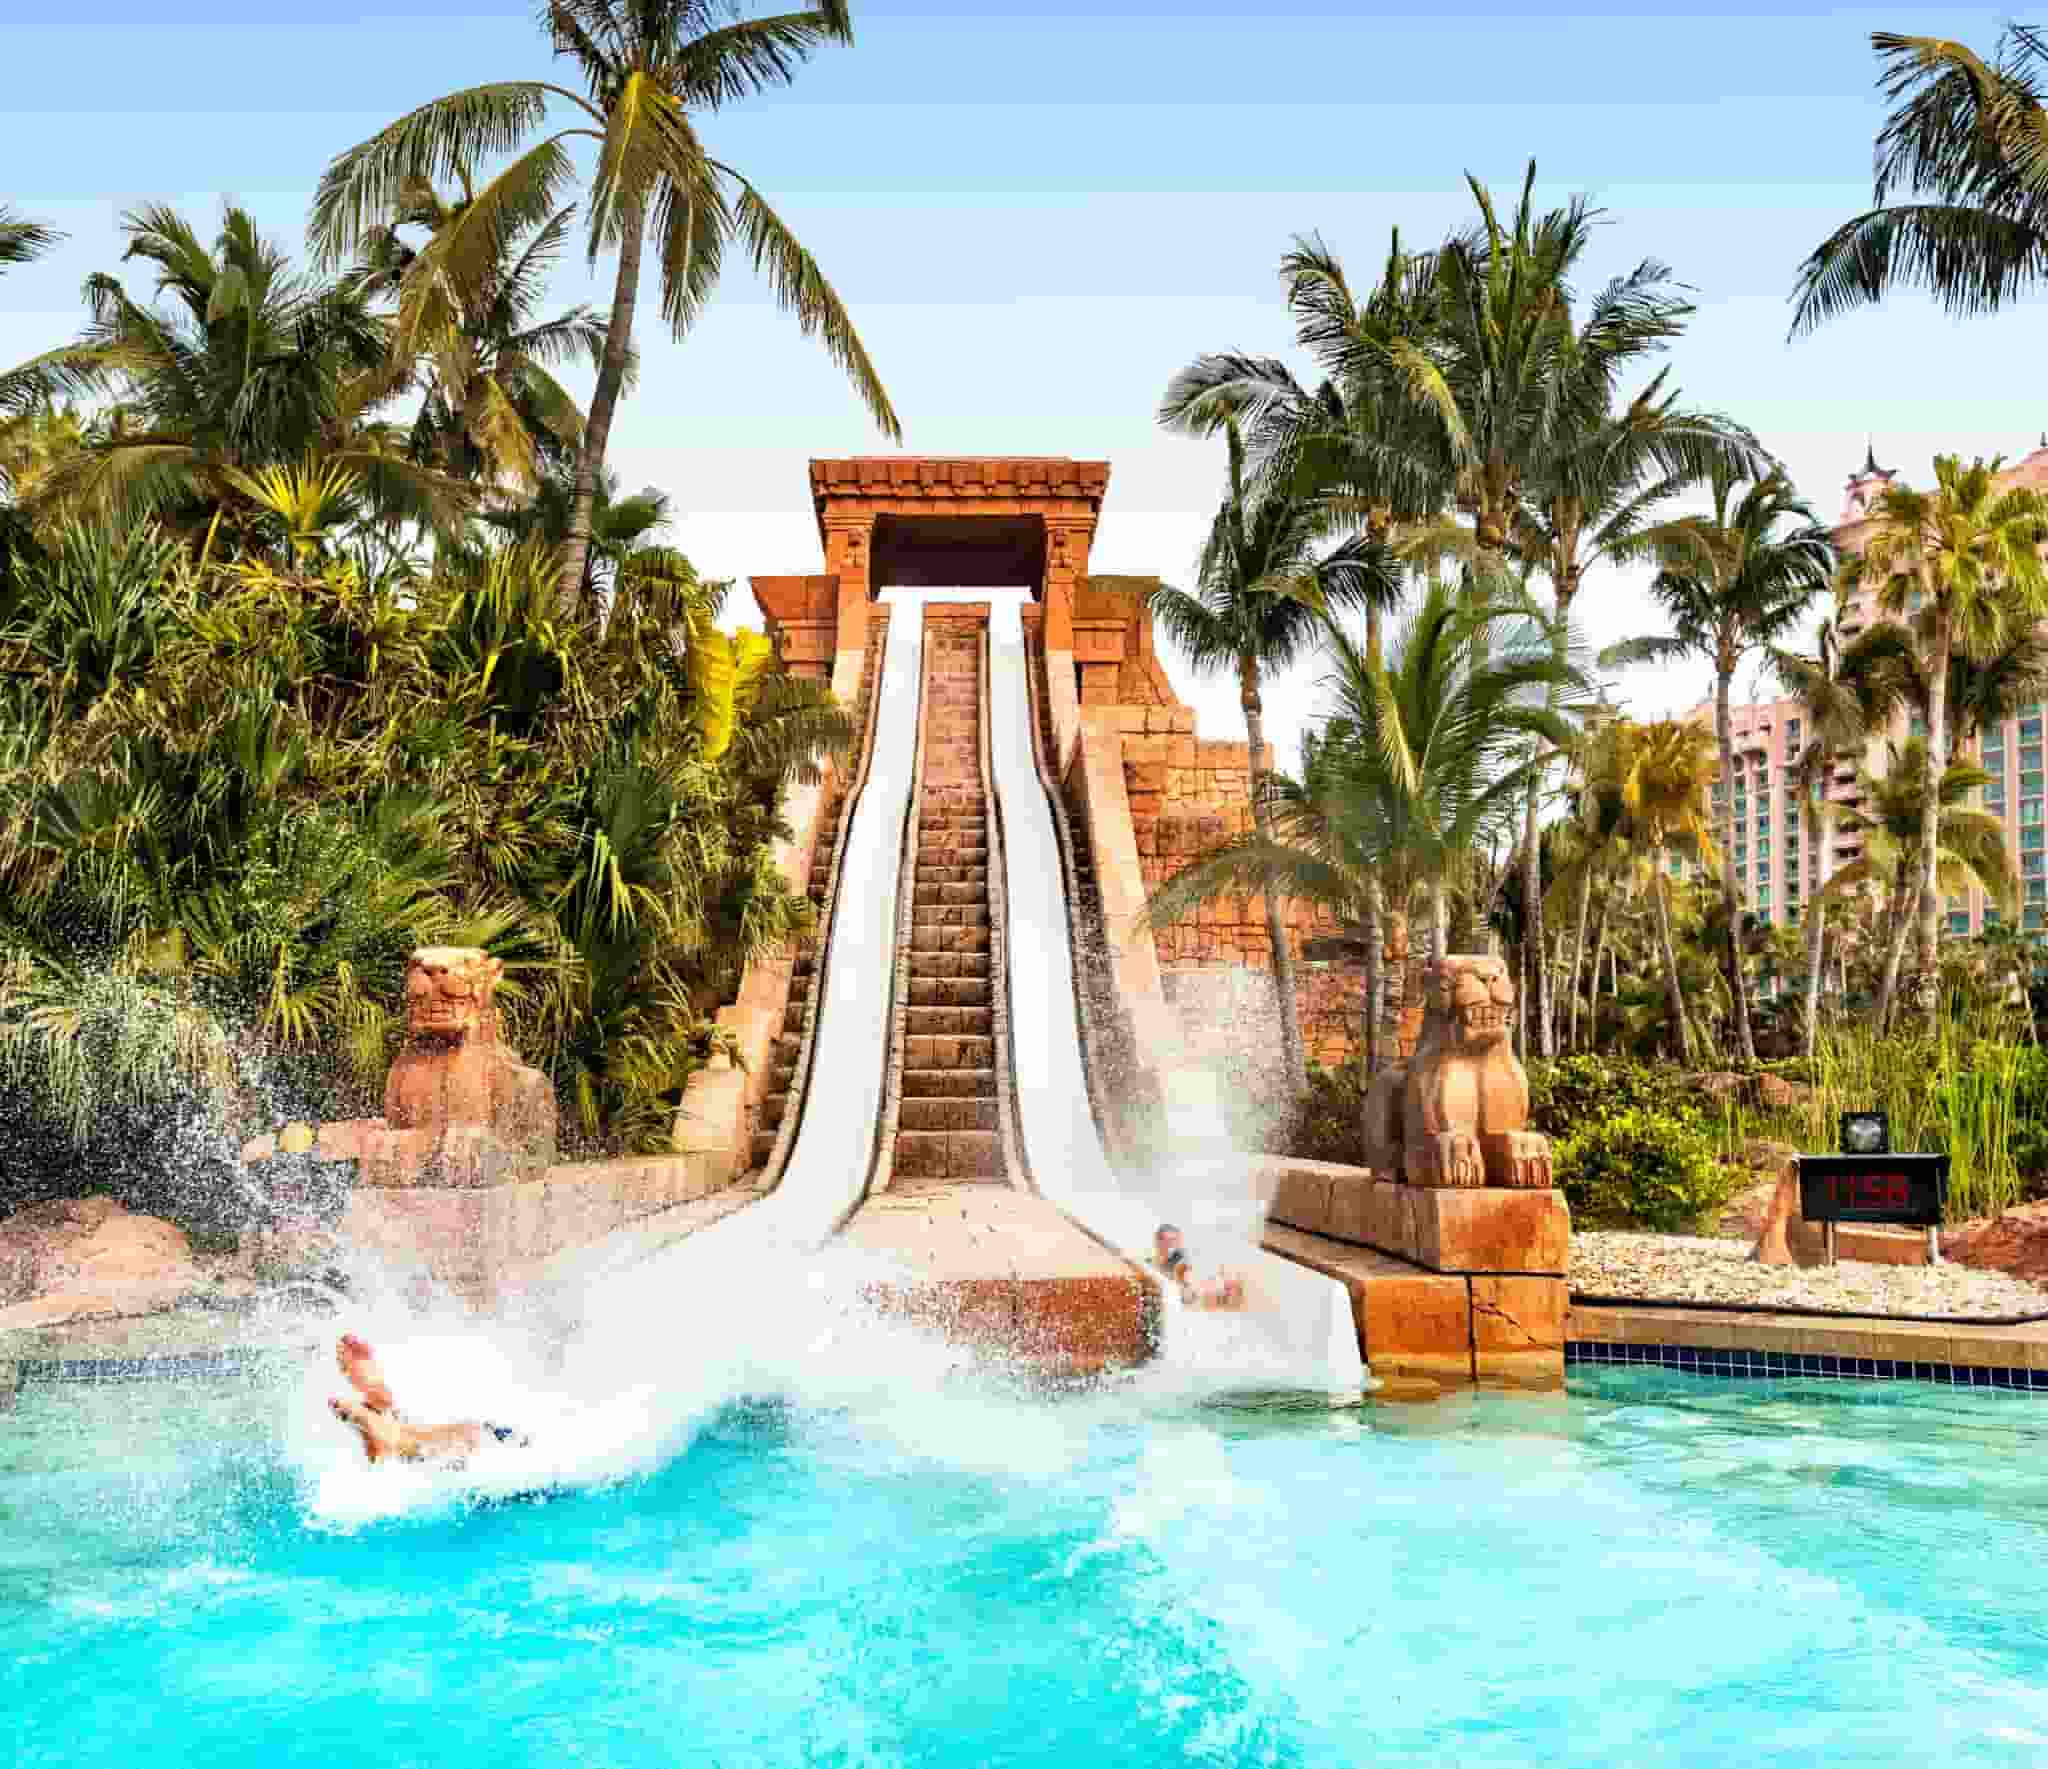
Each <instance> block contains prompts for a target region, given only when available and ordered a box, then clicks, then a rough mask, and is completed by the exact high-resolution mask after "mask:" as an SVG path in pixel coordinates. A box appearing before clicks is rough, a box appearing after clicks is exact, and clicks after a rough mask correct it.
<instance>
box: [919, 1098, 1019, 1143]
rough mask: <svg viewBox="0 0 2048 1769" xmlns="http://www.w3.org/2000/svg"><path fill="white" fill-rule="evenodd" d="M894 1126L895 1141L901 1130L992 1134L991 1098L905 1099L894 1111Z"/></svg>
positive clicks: (992, 1101) (994, 1107)
mask: <svg viewBox="0 0 2048 1769" xmlns="http://www.w3.org/2000/svg"><path fill="white" fill-rule="evenodd" d="M896 1123H897V1129H898V1134H899V1137H900V1135H901V1132H903V1131H905V1130H993V1129H995V1127H996V1101H995V1095H994V1094H989V1095H987V1096H985V1097H968V1098H946V1097H943V1096H941V1097H936V1098H935V1097H931V1096H925V1097H923V1098H919V1099H905V1100H904V1101H902V1102H901V1104H900V1106H899V1107H898V1109H897V1117H896Z"/></svg>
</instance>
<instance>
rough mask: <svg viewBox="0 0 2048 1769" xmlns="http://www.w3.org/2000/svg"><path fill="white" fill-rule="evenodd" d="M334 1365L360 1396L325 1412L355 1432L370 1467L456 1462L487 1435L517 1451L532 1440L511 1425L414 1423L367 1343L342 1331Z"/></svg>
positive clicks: (336, 1401) (337, 1400)
mask: <svg viewBox="0 0 2048 1769" xmlns="http://www.w3.org/2000/svg"><path fill="white" fill-rule="evenodd" d="M334 1361H335V1362H336V1363H337V1364H339V1365H340V1366H341V1373H342V1374H343V1375H344V1376H346V1377H347V1378H348V1382H349V1386H350V1387H352V1388H353V1389H354V1390H355V1391H356V1393H357V1394H358V1395H359V1396H360V1397H361V1398H360V1399H357V1400H344V1399H343V1398H342V1397H341V1396H340V1395H336V1396H335V1397H334V1398H333V1399H332V1400H330V1401H329V1402H328V1403H327V1407H328V1410H329V1411H330V1412H331V1413H333V1415H334V1416H335V1417H336V1418H337V1419H339V1420H340V1421H341V1422H342V1423H343V1424H344V1425H348V1426H351V1427H353V1428H354V1430H355V1432H356V1434H357V1435H358V1436H359V1437H361V1439H362V1440H363V1454H364V1455H366V1456H367V1457H369V1459H370V1461H371V1462H372V1463H377V1462H381V1461H383V1460H385V1458H386V1457H390V1458H392V1459H394V1460H396V1461H400V1462H455V1463H460V1462H461V1460H462V1458H463V1457H465V1456H469V1455H473V1454H474V1453H475V1452H476V1451H477V1450H478V1449H480V1448H482V1446H483V1444H484V1441H485V1439H486V1438H487V1437H488V1438H489V1439H491V1440H492V1441H494V1442H497V1443H510V1444H516V1445H519V1446H521V1447H523V1446H524V1445H526V1444H527V1443H528V1442H529V1441H530V1439H528V1438H527V1437H526V1435H525V1434H524V1433H523V1432H519V1431H515V1430H514V1429H513V1428H512V1427H511V1426H509V1425H489V1424H485V1423H483V1422H482V1421H479V1420H462V1421H459V1422H457V1423H456V1424H453V1425H414V1424H412V1423H411V1422H409V1421H408V1420H407V1419H406V1418H405V1417H404V1416H403V1415H402V1414H401V1413H400V1412H399V1410H398V1403H397V1402H396V1401H395V1400H393V1398H392V1395H391V1388H390V1385H389V1384H388V1383H387V1382H386V1381H385V1380H384V1372H383V1371H382V1370H381V1369H380V1368H379V1367H378V1365H377V1354H376V1353H375V1352H374V1351H372V1350H371V1349H370V1343H369V1341H368V1340H366V1339H359V1338H357V1337H356V1335H355V1334H353V1333H344V1334H342V1336H341V1339H340V1341H339V1342H338V1343H337V1344H336V1346H335V1348H334Z"/></svg>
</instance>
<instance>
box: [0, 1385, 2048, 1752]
mask: <svg viewBox="0 0 2048 1769" xmlns="http://www.w3.org/2000/svg"><path fill="white" fill-rule="evenodd" d="M276 1417H277V1397H276V1395H275V1394H274V1393H272V1392H270V1391H267V1390H265V1389H263V1388H261V1387H257V1386H222V1385H200V1384H192V1385H180V1386H178V1387H176V1388H170V1387H161V1388H148V1387H126V1388H118V1389H111V1388H110V1389H101V1390H83V1389H76V1388H71V1389H66V1388H53V1387H42V1388H39V1387H34V1386H32V1387H30V1388H29V1389H27V1390H26V1391H24V1393H23V1395H22V1398H21V1402H20V1405H19V1407H18V1409H17V1410H16V1411H15V1412H14V1413H13V1414H11V1415H7V1416H4V1417H0V1641H4V1642H5V1643H6V1651H5V1654H4V1655H0V1738H4V1740H5V1742H6V1746H7V1760H8V1761H9V1762H11V1763H14V1764H18V1765H21V1766H22V1769H30V1766H40V1765H59V1764H61V1765H64V1766H65V1769H91V1766H93V1765H101V1764H108V1765H112V1764H120V1765H123V1766H124V1769H126V1766H131V1765H137V1764H142V1765H147V1766H148V1769H174V1766H177V1765H184V1764H193V1765H200V1764H204V1765H207V1766H209V1769H216V1766H217V1769H233V1766H237V1765H250V1766H256V1765H261V1766H263V1769H282V1766H285V1765H300V1764H303V1765H321V1766H323V1769H332V1766H335V1765H352V1764H365V1765H368V1764H376V1765H403V1764H414V1763H419V1764H425V1763H433V1764H437V1765H449V1766H453V1769H467V1766H470V1765H477V1766H482V1765H494V1766H495V1765H504V1766H518V1765H527V1764H532V1765H545V1766H546V1769H564V1766H566V1765H578V1766H585V1765H602V1766H612V1765H618V1766H621V1769H623V1766H626V1765H642V1764H685V1763H686V1764H716V1765H721V1766H732V1769H737V1766H740V1765H754V1764H761V1765H771V1764H772V1765H791V1764H829V1765H847V1766H852V1765H885V1764H886V1765H895V1764H918V1765H932V1766H934V1769H937V1766H941V1765H944V1766H949V1769H950V1766H953V1765H959V1766H962V1769H965V1766H967V1765H991V1764H1062V1765H1068V1764H1071V1765H1100V1766H1108V1765H1152V1764H1188V1763H1196V1764H1229V1765H1237V1764H1276V1765H1278V1764H1289V1765H1291V1764H1302V1765H1309V1764H1315V1765H1356V1764H1364V1763H1371V1764H1406V1763H1416V1764H1429V1765H1431V1766H1432V1769H1442V1766H1444V1765H1457V1766H1459V1769H1473V1766H1475V1765H1494V1764H1503V1765H1504V1764H1515V1765H1524V1764H1537V1763H1541V1764H1546V1765H1588V1766H1590V1765H1601V1766H1603V1769H1606V1766H1612V1765H1636V1764H1675V1765H1715V1766H1719V1765H1729V1766H1734V1765H1742V1766H1743V1769H1757V1766H1762V1765H1772V1764H1800V1765H1810V1764H1816V1763H1823V1762H1824V1763H1827V1764H1830V1765H1834V1766H1837V1769H1847V1766H1850V1765H1865V1764H1868V1765H1885V1766H1887V1769H1895V1766H1897V1765H1903V1764H1929V1765H1932V1764H1980V1763H1981V1764H2001V1765H2003V1764H2012V1765H2020V1764H2025V1765H2029V1766H2031V1765H2038V1764H2039V1763H2041V1762H2043V1761H2044V1760H2048V1620H2044V1616H2048V1576H2044V1575H2048V1406H2044V1405H2043V1404H2042V1402H2041V1401H2039V1400H2037V1399H2035V1398H2032V1397H2030V1396H2026V1395H2013V1394H2005V1393H1996V1392H1988V1391H1974V1392H1957V1391H1954V1390H1949V1389H1934V1388H1923V1387H1916V1386H1914V1385H1912V1384H1907V1383H1900V1384H1893V1385H1869V1386H1856V1385H1851V1384H1788V1385H1784V1386H1770V1385H1764V1384H1748V1383H1719V1382H1713V1381H1709V1380H1702V1379H1699V1378H1695V1377H1688V1376H1683V1375H1678V1374H1673V1373H1665V1372H1656V1371H1651V1372H1643V1371H1630V1370H1617V1371H1582V1372H1579V1373H1578V1374H1577V1375H1576V1376H1575V1379H1574V1392H1573V1394H1572V1395H1571V1396H1570V1398H1569V1399H1557V1400H1540V1399H1539V1400H1530V1399H1519V1398H1514V1397H1505V1396H1502V1397H1480V1398H1479V1399H1477V1400H1476V1401H1473V1402H1469V1403H1465V1404H1452V1403H1445V1404H1443V1405H1440V1406H1438V1407H1435V1408H1423V1409H1412V1410H1411V1409H1396V1408H1381V1409H1375V1410H1371V1411H1368V1412H1365V1413H1363V1414H1359V1413H1356V1412H1353V1413H1345V1414H1334V1415H1322V1414H1311V1415H1303V1414H1296V1413H1284V1412H1254V1411H1243V1412H1231V1411H1225V1410H1219V1409H1215V1408H1176V1407H1172V1406H1169V1405H1166V1404H1165V1403H1160V1404H1159V1405H1156V1406H1148V1405H1147V1404H1146V1403H1144V1402H1141V1401H1139V1400H1138V1399H1137V1398H1135V1397H1133V1396H1129V1395H1125V1396H1121V1397H1112V1398H1101V1399H1096V1400H1087V1399H1081V1400H1074V1399H1069V1400H1066V1401H1046V1402H1040V1403H1035V1404H1032V1405H1028V1406H1022V1407H1018V1408H1015V1409H1013V1410H1012V1412H1011V1413H1010V1414H1008V1415H1005V1414H1004V1413H1002V1412H1001V1411H999V1410H998V1409H996V1408H994V1407H993V1406H989V1405H985V1404H984V1405H975V1406H969V1407H966V1408H964V1409H963V1408H959V1407H955V1406H953V1405H951V1404H950V1403H949V1402H948V1401H947V1400H946V1399H945V1398H944V1397H940V1398H939V1399H937V1400H934V1401H931V1402H930V1403H929V1404H927V1405H924V1406H922V1408H921V1409H920V1408H918V1407H912V1409H911V1413H910V1414H909V1415H905V1414H901V1413H898V1414H894V1415H889V1416H884V1415H883V1414H874V1415H870V1414H868V1413H865V1412H862V1411H860V1410H844V1409H840V1410H832V1409H825V1410H803V1409H797V1408H791V1407H787V1406H780V1405H775V1404H767V1403H756V1404H749V1405H734V1406H727V1407H725V1408H723V1409H722V1410H720V1411H719V1412H717V1413H716V1414H715V1415H714V1416H713V1417H712V1418H711V1419H710V1420H709V1421H708V1422H707V1423H706V1424H704V1425H703V1427H702V1428H701V1429H700V1430H699V1431H698V1432H697V1433H696V1435H695V1436H694V1437H693V1438H691V1439H690V1440H689V1441H688V1442H687V1444H686V1445H683V1446H680V1447H679V1448H678V1450H677V1453H675V1454H674V1455H673V1456H672V1457H670V1458H669V1459H668V1460H666V1461H665V1462H663V1463H662V1464H661V1465H660V1466H659V1467H658V1469H656V1470H655V1471H654V1472H652V1473H649V1474H646V1475H644V1476H641V1477H636V1478H633V1479H630V1480H627V1481H624V1482H622V1483H620V1484H616V1485H613V1486H609V1487H603V1488H596V1489H585V1490H576V1491H568V1492H562V1493H558V1494H555V1495H554V1496H551V1497H549V1498H547V1499H545V1500H542V1501H537V1502H523V1503H522V1502H502V1501H501V1502H495V1503H491V1504H488V1505H477V1504H473V1503H463V1502H458V1501H455V1500H452V1499H449V1500H443V1501H440V1502H431V1503H428V1504H426V1505H424V1506H423V1507H422V1508H420V1509H417V1510H414V1511H412V1512H410V1513H407V1514H405V1515H402V1516H397V1517H387V1518H383V1519H381V1520H378V1521H373V1522H365V1523H359V1524H356V1525H353V1526H343V1525H341V1524H339V1523H337V1522H334V1521H332V1520H331V1519H328V1518H325V1517H323V1516H322V1515H321V1513H320V1512H319V1510H318V1509H317V1507H316V1504H315V1493H314V1484H315V1483H313V1482H312V1481H311V1480H310V1479H309V1476H308V1475H307V1473H306V1472H305V1470H304V1468H303V1466H302V1464H300V1463H299V1462H296V1461H295V1460H294V1459H293V1456H292V1454H291V1453H290V1451H289V1450H288V1449H287V1447H286V1445H285V1444H284V1443H283V1441H282V1440H281V1439H280V1440H277V1441H273V1440H272V1438H271V1437H269V1436H266V1433H272V1432H273V1431H274V1427H275V1421H276ZM906 1417H910V1418H912V1419H913V1420H914V1422H913V1423H909V1424H906ZM1006 1418H1007V1423H996V1422H997V1421H1003V1420H1005V1419H1006ZM110 1458H113V1459H111V1460H110Z"/></svg>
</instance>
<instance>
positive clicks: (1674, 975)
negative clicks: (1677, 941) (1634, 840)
mask: <svg viewBox="0 0 2048 1769" xmlns="http://www.w3.org/2000/svg"><path fill="white" fill-rule="evenodd" d="M1650 900H1651V902H1652V904H1653V905H1654V906H1655V908H1656V912H1657V947H1658V950H1659V952H1660V953H1661V954H1662V956H1663V960H1664V1010H1665V1012H1666V1013H1668V1014H1669V1015H1670V1016H1671V1024H1672V1026H1673V1027H1674V1028H1675V1029H1676V1033H1677V1038H1678V1060H1679V1061H1680V1062H1681V1063H1689V1062H1691V1061H1692V1036H1691V1034H1690V1033H1689V1032H1688V1031H1687V1030H1686V1025H1685V991H1684V990H1683V989H1682V988H1681V987H1680V986H1679V982H1678V948H1677V947H1676V946H1674V945H1673V944H1672V943H1671V910H1670V908H1669V906H1668V905H1667V904H1666V903H1665V901H1664V876H1663V872H1662V870H1661V869H1659V871H1658V874H1657V876H1656V877H1654V878H1652V879H1651V880H1650ZM1615 986H1616V988H1617V989H1619V987H1620V978H1619V977H1618V976H1617V977H1616V979H1615Z"/></svg>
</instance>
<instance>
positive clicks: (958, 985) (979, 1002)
mask: <svg viewBox="0 0 2048 1769" xmlns="http://www.w3.org/2000/svg"><path fill="white" fill-rule="evenodd" d="M988 1004H989V980H988V978H986V977H921V976H918V975H917V974H916V973H915V972H914V971H913V972H912V973H911V977H910V1005H911V1006H912V1007H986V1006H988Z"/></svg>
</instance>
